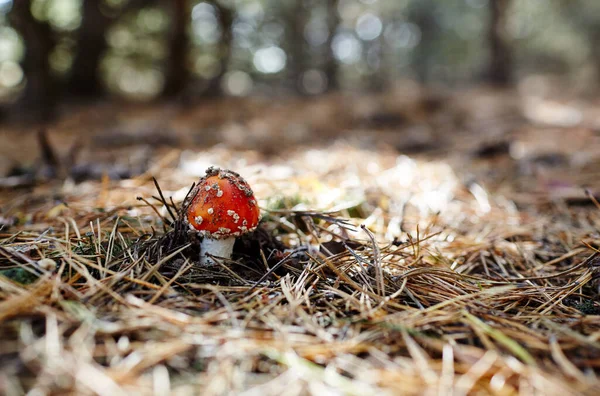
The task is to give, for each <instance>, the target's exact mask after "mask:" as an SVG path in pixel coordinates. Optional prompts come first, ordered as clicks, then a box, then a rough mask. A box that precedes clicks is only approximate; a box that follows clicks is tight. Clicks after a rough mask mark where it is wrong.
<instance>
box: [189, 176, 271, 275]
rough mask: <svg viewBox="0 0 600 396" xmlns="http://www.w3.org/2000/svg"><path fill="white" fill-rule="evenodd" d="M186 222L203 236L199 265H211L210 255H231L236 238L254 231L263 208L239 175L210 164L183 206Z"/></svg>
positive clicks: (225, 256) (224, 256)
mask: <svg viewBox="0 0 600 396" xmlns="http://www.w3.org/2000/svg"><path fill="white" fill-rule="evenodd" d="M183 210H184V212H183V215H184V221H185V222H186V223H187V224H188V226H189V228H190V230H191V231H192V232H194V233H196V234H197V235H199V236H202V237H203V239H202V243H201V244H200V265H201V266H211V265H213V264H214V260H213V259H212V258H211V257H210V256H218V257H223V258H230V257H231V252H232V251H233V244H234V243H235V238H236V237H239V236H241V235H243V234H246V233H248V232H251V231H254V230H255V229H256V226H257V225H258V222H259V220H260V210H259V208H258V205H257V203H256V199H255V198H254V193H253V192H252V189H250V186H249V185H248V183H247V182H246V180H244V179H243V178H242V177H241V176H240V175H239V174H237V173H235V172H233V171H230V170H226V169H219V168H214V167H212V166H211V167H210V168H208V169H207V170H206V175H205V176H204V177H202V178H200V180H199V181H198V184H197V185H196V187H194V189H193V191H192V192H191V194H190V195H189V198H188V199H187V200H186V202H185V203H184V205H183Z"/></svg>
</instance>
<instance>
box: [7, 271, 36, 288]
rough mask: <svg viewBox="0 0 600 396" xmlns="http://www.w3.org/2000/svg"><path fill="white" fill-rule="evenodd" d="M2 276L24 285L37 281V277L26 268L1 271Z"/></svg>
mask: <svg viewBox="0 0 600 396" xmlns="http://www.w3.org/2000/svg"><path fill="white" fill-rule="evenodd" d="M0 275H2V276H5V277H7V278H8V279H10V280H12V281H14V282H17V283H20V284H22V285H29V284H31V283H33V282H35V281H36V280H37V278H38V277H37V276H36V275H35V274H33V273H31V272H30V271H27V270H26V269H24V268H11V269H5V270H0Z"/></svg>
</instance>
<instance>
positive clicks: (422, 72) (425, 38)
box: [409, 0, 437, 84]
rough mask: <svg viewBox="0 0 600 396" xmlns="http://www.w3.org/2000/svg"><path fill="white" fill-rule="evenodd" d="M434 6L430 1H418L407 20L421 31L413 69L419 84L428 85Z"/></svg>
mask: <svg viewBox="0 0 600 396" xmlns="http://www.w3.org/2000/svg"><path fill="white" fill-rule="evenodd" d="M434 6H435V4H433V3H432V2H431V1H430V0H420V1H419V2H417V3H415V4H414V6H413V7H412V10H411V12H410V16H409V19H410V20H411V21H412V22H414V23H415V24H416V25H417V26H418V27H419V29H420V30H421V41H420V42H419V44H418V45H417V47H416V48H415V52H414V53H415V55H414V61H413V64H414V69H415V74H416V76H417V79H418V81H419V82H420V83H421V84H427V83H429V77H430V73H431V67H432V65H431V63H432V55H433V54H434V52H435V41H436V33H437V25H436V21H435V17H434V15H433V12H434V8H435V7H434Z"/></svg>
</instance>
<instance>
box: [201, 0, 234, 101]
mask: <svg viewBox="0 0 600 396" xmlns="http://www.w3.org/2000/svg"><path fill="white" fill-rule="evenodd" d="M211 4H212V5H213V6H214V7H215V8H216V9H217V14H218V15H217V18H218V20H219V27H220V29H221V39H220V40H219V48H218V55H219V73H217V75H216V76H214V77H213V78H211V79H210V81H208V84H207V87H206V90H205V91H204V96H206V97H218V96H221V94H222V93H223V90H222V88H221V80H222V79H223V76H224V75H225V73H227V67H228V66H229V61H230V60H231V47H232V41H233V16H234V15H233V10H232V9H230V8H228V7H225V6H223V5H222V4H220V3H219V2H218V1H216V0H211Z"/></svg>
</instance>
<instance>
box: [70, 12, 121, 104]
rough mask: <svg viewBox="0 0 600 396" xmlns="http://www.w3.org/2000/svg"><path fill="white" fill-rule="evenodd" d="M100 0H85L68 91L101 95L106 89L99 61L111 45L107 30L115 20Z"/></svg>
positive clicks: (89, 95) (91, 95) (84, 94)
mask: <svg viewBox="0 0 600 396" xmlns="http://www.w3.org/2000/svg"><path fill="white" fill-rule="evenodd" d="M100 3H101V2H100V1H97V0H84V2H83V10H82V20H81V27H80V29H79V37H78V47H77V54H76V55H75V60H74V62H73V67H72V68H71V74H70V76H69V80H68V82H67V89H68V91H69V93H71V94H74V95H76V96H85V97H98V96H101V95H102V93H103V92H104V89H103V86H102V82H101V77H100V70H99V69H100V61H101V60H102V55H103V54H104V52H105V51H106V49H107V47H108V45H107V42H106V31H107V30H108V28H109V27H110V23H111V22H112V19H111V18H110V17H108V16H106V15H105V14H104V13H103V12H102V10H101V6H100Z"/></svg>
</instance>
